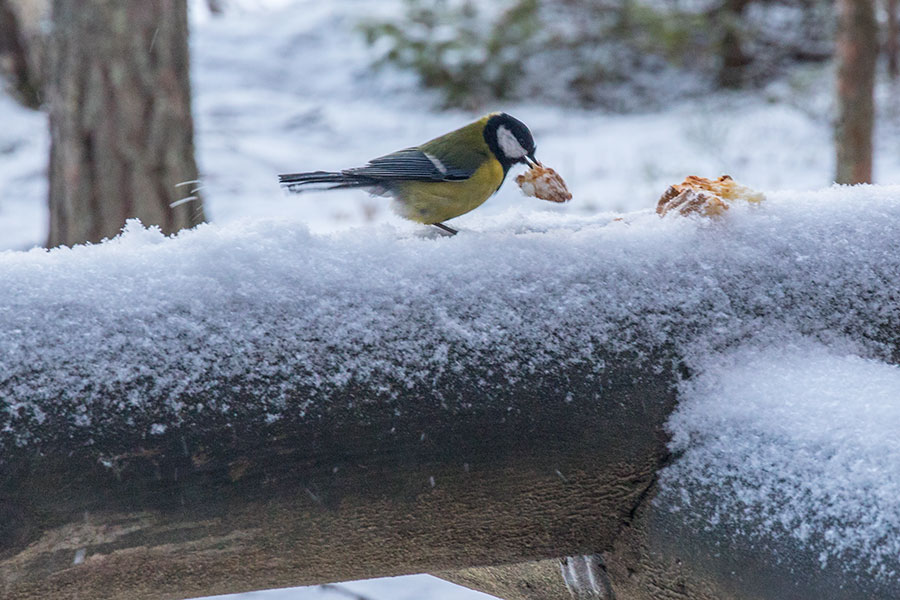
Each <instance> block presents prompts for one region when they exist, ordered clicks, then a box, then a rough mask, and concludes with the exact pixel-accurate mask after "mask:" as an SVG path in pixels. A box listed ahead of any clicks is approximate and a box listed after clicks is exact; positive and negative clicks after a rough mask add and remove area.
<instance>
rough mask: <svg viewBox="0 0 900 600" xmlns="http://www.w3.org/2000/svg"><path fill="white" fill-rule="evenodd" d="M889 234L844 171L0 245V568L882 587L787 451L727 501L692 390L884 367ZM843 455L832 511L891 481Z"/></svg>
mask: <svg viewBox="0 0 900 600" xmlns="http://www.w3.org/2000/svg"><path fill="white" fill-rule="evenodd" d="M533 219H538V218H537V217H534V218H533ZM898 230H900V189H897V188H870V187H857V188H843V189H842V188H835V189H833V190H825V191H822V192H818V193H781V194H773V195H771V196H770V198H769V199H768V200H766V201H765V202H763V203H762V204H761V205H759V206H734V207H732V208H731V209H730V210H729V211H727V212H726V214H725V215H724V216H723V217H722V218H720V219H715V220H708V219H704V218H699V217H698V218H684V217H679V216H667V217H666V218H659V217H658V216H657V215H655V214H651V213H646V214H643V213H641V214H632V215H625V218H624V220H613V218H612V217H605V218H604V217H593V218H590V219H581V220H578V219H573V218H571V217H569V218H564V219H562V218H561V219H558V220H557V219H556V218H554V217H552V216H545V217H541V218H540V220H532V221H530V222H527V221H525V220H521V221H519V222H516V223H514V224H513V225H511V224H510V223H509V222H506V223H504V224H503V225H502V226H497V227H487V228H485V229H483V230H480V231H465V232H463V233H462V234H460V235H458V236H456V237H454V238H422V237H418V236H415V235H409V234H404V233H402V232H398V231H396V230H394V229H391V228H383V229H374V230H355V231H352V232H349V233H344V234H340V235H334V236H329V237H320V236H312V235H310V234H309V233H308V232H307V231H306V230H305V229H303V228H302V227H301V226H298V225H292V224H279V223H253V224H246V225H244V226H242V227H235V226H232V227H228V228H218V227H215V226H201V227H200V228H198V229H196V230H194V231H190V232H186V233H182V234H181V235H179V236H178V237H176V238H174V239H167V238H164V237H163V236H162V235H160V234H159V233H158V232H156V231H153V230H144V229H142V228H140V227H139V226H137V225H135V224H131V225H130V226H129V227H128V228H127V229H126V231H125V233H124V234H123V235H122V236H120V237H119V238H117V239H115V240H112V241H110V242H106V243H104V244H100V245H96V246H86V247H76V248H74V249H58V250H53V251H50V252H45V251H41V250H35V251H32V252H28V253H5V254H0V281H2V286H0V582H2V583H0V589H2V591H3V593H4V597H10V598H28V599H31V598H45V597H54V598H88V597H90V598H146V599H156V598H183V597H189V596H196V595H201V594H211V593H221V592H235V591H241V590H249V589H259V588H265V587H273V586H284V585H300V584H305V583H321V582H326V581H334V580H343V579H351V578H360V577H370V576H377V575H389V574H400V573H411V572H438V571H447V570H455V569H464V568H470V567H473V568H476V569H475V571H476V572H477V571H478V569H477V568H479V567H490V566H497V568H498V569H500V570H502V569H504V568H506V567H503V566H502V565H508V564H511V563H520V562H522V561H528V560H534V559H545V558H551V557H558V556H567V555H577V554H588V553H594V552H597V553H601V555H602V556H603V557H604V560H605V561H606V564H607V567H608V569H609V572H610V574H611V575H612V576H613V577H612V584H613V587H614V588H617V589H620V590H622V593H625V594H628V595H626V596H624V597H627V598H632V597H634V598H648V599H649V598H656V597H659V595H658V592H659V590H660V588H663V589H665V590H668V591H670V592H671V597H690V598H714V597H722V596H723V595H725V594H729V595H730V596H729V597H735V598H744V597H746V598H751V597H752V598H759V597H771V598H784V597H792V598H854V597H863V596H865V597H875V598H889V597H896V596H897V594H898V592H900V580H898V572H900V571H898V569H900V564H898V562H900V560H898V556H900V555H898V554H893V555H891V553H890V549H891V548H892V546H891V545H890V543H893V541H894V536H896V534H897V533H898V531H900V526H898V523H897V521H900V517H897V516H896V514H894V515H889V514H885V515H883V517H882V518H881V520H880V523H879V526H878V527H873V528H871V530H868V529H865V528H863V529H862V531H863V534H862V535H863V536H865V535H868V534H867V533H866V532H869V531H871V537H868V538H866V537H863V538H862V539H861V541H859V543H853V544H846V543H845V544H841V543H840V540H835V535H836V534H835V533H833V532H832V530H833V531H837V532H841V531H843V530H842V529H841V528H840V527H836V528H835V527H834V526H835V525H840V523H839V522H838V521H839V520H840V519H841V517H842V516H843V515H845V514H849V515H851V516H854V515H858V514H860V513H859V511H854V510H852V509H853V508H854V506H853V502H854V499H853V496H852V494H851V495H850V497H849V500H848V499H845V502H849V504H850V506H849V508H847V511H846V512H841V511H836V512H835V511H834V510H833V509H834V507H833V506H832V507H826V508H827V510H826V509H823V508H822V505H821V503H817V502H814V501H813V502H806V503H803V502H800V501H799V500H797V499H796V496H797V494H794V493H793V492H792V491H791V490H792V489H793V487H792V486H793V485H794V483H795V482H794V481H793V480H791V479H790V478H791V477H793V476H794V475H796V473H794V472H791V471H786V473H785V476H784V478H782V483H783V485H784V494H783V495H779V494H780V492H779V490H777V489H775V490H773V489H772V487H771V485H769V483H768V482H765V481H763V482H761V483H760V482H759V481H757V482H756V487H755V488H753V489H754V490H756V492H757V493H755V495H754V494H753V493H750V492H749V491H748V489H749V488H748V486H749V487H752V486H753V485H754V481H755V480H753V478H752V477H751V478H749V480H748V478H747V477H746V476H745V475H746V474H745V473H742V472H739V471H735V470H734V468H733V465H731V464H730V463H727V461H725V460H724V459H722V457H723V453H725V454H727V452H725V450H727V448H728V443H727V440H725V441H723V440H719V439H715V436H714V435H713V434H712V433H710V432H711V431H712V432H715V431H719V430H721V431H725V432H729V433H730V434H733V436H732V437H733V439H735V440H737V441H741V440H738V438H739V435H738V433H740V432H741V431H742V430H741V428H740V427H738V428H736V429H734V430H732V429H729V427H731V426H733V425H734V423H732V422H730V421H727V419H726V418H725V417H722V419H725V420H724V421H715V420H714V419H713V417H714V416H715V415H714V411H713V409H712V408H708V407H707V408H703V407H704V406H706V405H704V404H703V399H704V398H707V397H710V396H715V390H717V389H719V387H722V385H724V384H722V383H721V382H720V381H719V379H717V378H716V377H717V375H716V373H718V372H717V371H716V372H714V371H715V370H714V369H713V368H712V367H711V365H712V366H715V365H716V364H717V362H718V357H723V359H722V360H723V361H724V362H726V363H728V364H735V363H738V364H739V363H740V356H744V355H741V354H738V355H735V354H734V352H738V350H735V349H741V348H747V347H751V346H752V347H758V348H763V349H766V348H784V347H786V346H790V345H791V344H794V345H796V344H798V343H799V344H801V345H802V344H810V345H814V346H816V347H823V348H827V349H828V351H829V352H831V353H832V354H835V355H837V354H840V353H841V352H844V353H846V352H853V353H854V354H855V355H856V356H857V357H859V360H861V361H881V362H880V363H879V364H883V365H885V368H887V369H893V368H894V367H889V366H887V363H897V362H900V299H898V295H900V292H898V281H900V253H898V252H897V251H896V232H897V231H898ZM797 340H800V342H798V341H797ZM735 356H738V358H735ZM753 356H756V355H753ZM729 361H730V362H729ZM751 362H752V361H751ZM754 364H761V365H763V366H765V365H767V364H772V363H771V361H770V362H769V363H766V362H765V361H762V362H758V363H754ZM761 368H763V367H761ZM733 377H737V375H734V376H733ZM888 379H890V377H888ZM704 382H707V383H704ZM717 382H718V383H717ZM691 385H695V387H696V389H694V390H693V392H692V391H691V388H690V386H691ZM704 386H705V387H704ZM716 386H719V387H716ZM697 390H699V391H697ZM710 390H712V391H710ZM701 392H702V393H701ZM679 393H681V394H686V393H693V394H694V395H693V396H691V398H692V400H691V402H690V403H685V405H686V406H688V407H691V406H693V407H695V408H694V409H691V410H693V412H691V410H688V409H687V408H685V410H684V411H681V410H680V409H679V410H680V412H678V413H676V416H675V417H674V418H673V420H672V421H670V417H671V416H672V413H673V410H675V408H676V404H677V403H678V397H679V396H678V395H679ZM704 393H705V394H706V396H704ZM749 402H750V401H749V400H745V403H749ZM865 402H866V400H865V398H863V399H860V405H859V406H860V407H861V408H860V410H861V411H863V412H864V410H865V409H864V408H862V407H863V406H864V405H865ZM707 404H711V405H712V406H713V408H714V407H715V406H716V403H715V402H712V403H709V402H707ZM697 406H699V407H700V408H696V407H697ZM800 412H801V413H802V410H801V411H800ZM853 414H854V413H853V411H852V410H851V411H845V412H842V413H841V418H842V419H847V418H850V417H848V415H850V416H851V417H852V415H853ZM890 415H891V416H893V413H890ZM737 418H738V419H740V418H744V419H745V420H746V416H743V417H742V416H740V415H739V416H738V417H737ZM710 419H713V421H712V422H714V423H717V424H716V425H714V426H713V427H712V428H710V427H707V428H704V424H705V423H707V422H710ZM773 420H774V419H773ZM889 421H890V419H887V420H886V421H885V422H889ZM722 423H725V424H724V425H722ZM729 423H730V425H729ZM733 432H738V433H733ZM670 433H674V441H673V442H672V445H671V448H670V445H669V437H670ZM751 433H752V434H753V436H755V437H754V439H761V440H762V442H761V443H763V444H765V447H766V449H767V450H768V451H770V452H772V453H774V454H777V453H778V451H779V449H783V451H784V453H791V452H795V451H796V447H795V445H792V442H791V441H790V439H788V438H785V436H784V435H781V434H779V435H780V437H779V435H774V437H772V438H771V439H769V438H766V437H765V435H762V434H760V432H759V431H756V430H753V431H752V432H751ZM857 434H858V432H857ZM841 435H844V438H841V439H845V438H846V437H847V435H848V434H847V432H846V431H843V432H842V433H841ZM852 435H853V434H852V433H851V434H850V438H852ZM878 439H883V438H881V437H879V438H878ZM737 441H736V443H735V445H734V446H735V448H736V449H738V450H740V451H741V452H743V453H744V454H747V455H749V456H750V458H748V459H747V461H752V460H754V458H753V456H755V455H754V454H753V452H752V450H753V448H752V445H748V443H737ZM744 441H745V440H744ZM716 444H719V445H718V446H717V445H716ZM723 448H724V449H723ZM876 449H877V448H876ZM880 449H882V450H884V451H885V452H887V453H888V455H889V456H890V452H893V451H894V448H893V446H891V445H890V444H889V443H887V442H885V443H884V444H883V445H882V447H880ZM671 450H674V451H675V452H674V454H673V453H672V451H671ZM870 450H871V449H870ZM870 455H871V452H867V453H861V454H860V458H861V459H862V460H864V459H866V458H868V457H869V456H870ZM898 456H900V451H898ZM710 457H713V458H717V459H722V460H721V461H719V462H717V461H716V460H711V459H710ZM703 460H707V461H709V464H710V469H709V471H708V472H703V470H702V469H699V470H698V468H697V466H698V461H703ZM747 461H744V462H745V463H747ZM670 463H671V464H670ZM777 464H780V463H778V462H777V461H774V460H770V461H769V462H768V463H766V465H764V466H771V465H777ZM804 464H805V463H804ZM894 464H898V463H897V462H895V463H894ZM664 465H668V466H664ZM835 465H836V467H835V468H846V469H855V468H860V469H865V466H864V465H863V466H860V465H856V466H853V464H852V461H848V460H842V461H840V462H837V463H835ZM848 465H849V466H848ZM750 466H751V467H752V465H750ZM872 468H873V469H875V470H876V474H880V476H881V478H882V479H883V480H885V481H886V484H885V486H883V487H881V488H879V489H877V490H871V491H874V492H877V493H878V495H877V497H876V498H864V499H863V498H860V499H859V502H858V505H857V506H856V508H860V509H861V508H865V509H866V510H873V511H880V510H881V509H883V508H884V507H886V506H890V504H889V502H888V500H887V499H886V498H887V497H888V496H889V494H887V495H886V496H885V497H884V498H882V496H881V494H885V493H887V492H890V491H891V489H893V488H892V486H897V487H900V474H898V472H897V470H893V471H892V470H890V469H891V467H885V466H884V465H883V464H882V463H879V464H878V465H875V466H874V467H872ZM660 469H662V470H661V471H660ZM729 469H730V470H729ZM878 469H881V471H878ZM895 469H896V468H895ZM764 470H765V469H764ZM870 470H871V469H870ZM667 474H671V475H667ZM804 474H806V472H801V475H804ZM660 475H661V476H660ZM701 475H702V476H701ZM834 475H835V480H840V479H841V475H842V473H841V472H838V473H835V474H834ZM848 477H850V476H849V475H848ZM774 478H775V480H779V479H778V473H775V474H774ZM844 480H847V478H846V477H845V478H844ZM850 480H851V481H856V480H855V479H853V478H852V477H850ZM748 481H749V483H748ZM681 483H685V485H686V486H687V487H686V488H685V487H683V486H681ZM826 484H827V482H826ZM742 486H743V487H742ZM760 490H762V491H760ZM800 495H801V496H802V494H800ZM804 497H805V496H804ZM734 498H739V500H740V502H739V503H738V504H735V503H734V502H732V503H729V499H734ZM748 498H749V499H748ZM720 500H721V502H720ZM826 500H827V499H825V500H822V502H826ZM795 501H796V502H797V503H795V504H791V503H792V502H795ZM782 505H790V506H794V507H801V508H802V509H803V510H805V511H808V512H809V515H807V514H806V513H803V514H800V517H799V522H795V521H792V520H791V515H793V516H795V517H796V516H797V514H798V513H797V511H794V512H793V513H790V514H788V516H785V514H784V513H779V512H778V511H777V510H775V509H777V508H778V507H781V506H782ZM735 507H738V508H735ZM845 508H846V507H845ZM769 509H772V510H771V511H770V513H771V514H770V513H767V512H766V511H767V510H769ZM820 509H821V510H823V511H824V512H823V513H822V514H821V515H819V514H818V513H816V511H818V510H820ZM723 510H731V512H730V513H729V514H728V515H724V516H723V514H722V511H723ZM741 510H743V513H742V512H741ZM828 510H831V512H830V513H829V512H827V511H828ZM826 513H827V514H826ZM807 516H810V518H806V517H807ZM725 517H727V518H725ZM767 519H768V521H767ZM779 519H780V520H779ZM829 519H830V520H829ZM772 520H776V521H778V523H779V524H780V525H779V526H780V527H782V528H783V530H779V529H778V528H777V527H775V528H773V527H771V526H770V525H771V521H772ZM757 521H765V522H763V523H762V524H760V523H757ZM766 525H769V526H766ZM804 526H805V527H807V529H808V531H807V532H806V535H805V536H804V535H803V534H802V533H798V532H797V528H802V527H804ZM879 536H880V537H879ZM885 539H887V540H888V541H887V542H885ZM888 542H890V543H888ZM723 556H724V557H725V558H723ZM829 557H831V559H829ZM798 573H800V575H798ZM623 574H624V575H623ZM465 577H468V579H467V580H468V581H470V582H473V581H476V580H477V579H478V577H479V576H478V575H477V574H476V575H473V574H472V573H471V572H468V573H467V574H466V575H465ZM623 577H624V578H629V577H630V580H629V581H623V580H622V578H623ZM489 578H490V576H489V575H485V580H487V579H489ZM617 578H618V579H619V581H618V582H617ZM779 582H780V583H779ZM559 585H560V586H561V585H562V584H561V579H560V584H559ZM486 587H489V586H487V585H486ZM504 589H505V588H504ZM509 589H511V590H512V589H513V588H509ZM523 589H526V588H524V587H523ZM560 589H562V588H560ZM786 589H788V590H790V591H789V592H786V591H785V590H786ZM520 591H521V590H520ZM509 593H510V594H514V592H512V591H510V592H509ZM521 593H522V595H527V593H525V592H521ZM655 594H656V595H655ZM667 597H668V596H667Z"/></svg>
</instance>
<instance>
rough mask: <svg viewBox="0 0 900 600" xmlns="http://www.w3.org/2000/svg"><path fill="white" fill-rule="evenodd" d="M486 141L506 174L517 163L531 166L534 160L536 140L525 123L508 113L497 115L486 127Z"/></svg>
mask: <svg viewBox="0 0 900 600" xmlns="http://www.w3.org/2000/svg"><path fill="white" fill-rule="evenodd" d="M484 140H485V141H486V142H487V145H488V147H489V148H490V149H491V152H493V153H494V156H496V157H497V160H499V161H500V164H501V165H503V171H504V173H505V172H506V171H508V170H509V168H510V167H511V166H513V165H514V164H516V163H525V164H527V165H529V166H531V165H533V164H534V163H535V162H537V159H535V158H534V151H535V147H534V138H533V137H531V132H530V131H528V127H526V126H525V123H523V122H522V121H520V120H518V119H514V118H513V117H511V116H509V115H508V114H506V113H495V114H493V115H491V117H490V118H489V119H488V121H487V124H486V125H485V126H484Z"/></svg>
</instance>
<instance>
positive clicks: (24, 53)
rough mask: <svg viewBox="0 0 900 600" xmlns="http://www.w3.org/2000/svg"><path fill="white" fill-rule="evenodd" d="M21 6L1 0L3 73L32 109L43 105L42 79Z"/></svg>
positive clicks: (0, 60) (0, 58) (0, 70)
mask: <svg viewBox="0 0 900 600" xmlns="http://www.w3.org/2000/svg"><path fill="white" fill-rule="evenodd" d="M17 8H18V7H17V6H16V5H15V4H14V3H13V2H12V1H11V0H0V74H2V75H4V76H5V77H6V78H7V79H8V80H9V82H10V85H9V87H10V89H11V90H12V93H13V96H14V97H16V98H17V99H18V100H19V101H20V102H21V103H22V104H24V105H25V106H28V107H30V108H37V107H39V106H40V105H41V78H40V72H39V70H37V69H36V67H35V65H34V64H33V62H32V60H31V56H30V55H32V54H35V53H36V51H34V50H32V51H29V47H28V46H29V43H30V42H31V43H34V42H33V41H30V40H29V37H28V34H27V32H26V31H25V27H26V26H25V24H23V23H22V17H21V15H20V12H19V11H18V10H16V9H17Z"/></svg>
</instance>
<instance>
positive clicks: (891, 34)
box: [884, 0, 900, 79]
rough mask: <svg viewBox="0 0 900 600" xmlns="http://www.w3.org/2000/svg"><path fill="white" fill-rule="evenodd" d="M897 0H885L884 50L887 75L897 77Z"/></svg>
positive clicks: (899, 37)
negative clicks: (885, 31)
mask: <svg viewBox="0 0 900 600" xmlns="http://www.w3.org/2000/svg"><path fill="white" fill-rule="evenodd" d="M897 8H898V7H897V0H886V2H885V10H886V11H887V39H886V40H885V44H884V52H885V54H887V63H888V75H890V77H891V79H897V76H898V75H900V22H898V20H897Z"/></svg>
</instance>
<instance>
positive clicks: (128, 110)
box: [48, 0, 204, 247]
mask: <svg viewBox="0 0 900 600" xmlns="http://www.w3.org/2000/svg"><path fill="white" fill-rule="evenodd" d="M53 25H54V30H53V35H52V39H51V42H50V56H49V63H50V65H49V66H50V76H49V81H48V99H49V103H50V134H51V149H50V236H49V240H48V245H49V246H50V247H53V246H57V245H60V244H66V245H71V244H77V243H82V242H87V241H91V242H97V241H100V240H101V239H103V238H106V237H112V236H114V235H116V234H117V233H118V232H119V230H120V228H121V227H122V225H123V224H124V223H125V220H126V219H128V218H133V217H137V218H139V219H141V221H142V222H143V223H144V224H145V225H158V226H160V228H161V229H162V230H163V231H164V232H166V233H173V232H175V231H178V230H179V229H181V228H183V227H190V226H192V225H195V224H197V223H199V222H201V221H202V220H203V218H204V217H203V209H202V204H201V202H200V200H199V198H198V199H197V200H195V201H194V202H188V203H186V204H183V205H180V206H177V207H175V208H172V207H171V206H170V204H171V203H172V202H174V201H176V200H179V199H181V198H184V197H185V196H187V195H188V194H190V193H191V192H190V190H191V189H192V188H191V187H189V186H188V187H184V186H182V187H177V186H178V184H180V183H183V182H190V181H194V180H196V179H197V166H196V163H195V161H194V144H193V121H192V118H191V101H190V82H189V78H188V75H189V72H188V45H187V36H188V29H187V7H186V3H185V0H54V2H53Z"/></svg>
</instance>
